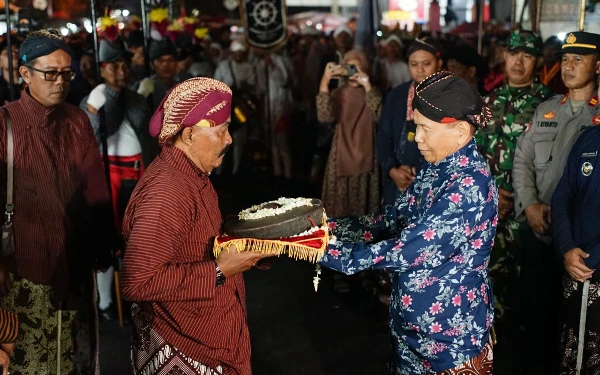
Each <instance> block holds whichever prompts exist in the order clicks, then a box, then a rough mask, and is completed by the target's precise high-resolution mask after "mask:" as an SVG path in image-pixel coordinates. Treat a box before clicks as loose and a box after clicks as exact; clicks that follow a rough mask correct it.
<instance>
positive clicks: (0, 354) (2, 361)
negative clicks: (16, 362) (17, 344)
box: [0, 350, 10, 375]
mask: <svg viewBox="0 0 600 375" xmlns="http://www.w3.org/2000/svg"><path fill="white" fill-rule="evenodd" d="M0 365H1V366H2V368H3V369H4V371H2V375H8V365H10V357H9V356H8V353H6V352H5V351H4V350H0Z"/></svg>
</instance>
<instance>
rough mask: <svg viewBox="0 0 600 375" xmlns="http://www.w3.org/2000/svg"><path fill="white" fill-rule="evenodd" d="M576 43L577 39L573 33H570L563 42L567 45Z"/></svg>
mask: <svg viewBox="0 0 600 375" xmlns="http://www.w3.org/2000/svg"><path fill="white" fill-rule="evenodd" d="M576 41H577V37H575V35H573V33H570V34H569V36H568V37H567V39H566V40H565V42H567V43H568V44H573V43H575V42H576Z"/></svg>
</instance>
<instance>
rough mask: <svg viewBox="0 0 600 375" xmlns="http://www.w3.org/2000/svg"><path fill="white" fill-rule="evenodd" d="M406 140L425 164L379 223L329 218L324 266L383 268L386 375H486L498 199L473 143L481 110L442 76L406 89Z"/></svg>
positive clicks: (472, 92)
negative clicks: (409, 92) (389, 348)
mask: <svg viewBox="0 0 600 375" xmlns="http://www.w3.org/2000/svg"><path fill="white" fill-rule="evenodd" d="M413 108H414V110H415V123H416V124H417V133H416V137H415V140H416V142H417V143H418V147H419V150H420V151H421V153H422V154H423V156H424V158H425V160H426V161H427V164H426V165H425V166H424V168H423V169H422V170H421V172H420V173H419V175H418V176H417V177H416V179H415V181H414V182H413V183H412V184H411V185H410V186H409V187H408V188H407V189H406V190H405V191H404V192H402V193H399V194H398V195H397V199H396V201H395V203H394V204H392V205H389V206H386V208H385V210H384V213H383V214H372V215H366V216H362V217H343V218H334V219H332V220H330V221H329V227H330V228H331V235H332V236H333V237H334V238H332V240H331V242H330V245H329V247H328V250H327V252H326V254H325V256H324V257H323V259H322V260H321V264H322V265H323V266H325V267H328V268H331V269H334V270H338V271H341V272H344V273H347V274H353V273H356V272H359V271H362V270H366V269H387V270H388V271H390V274H391V278H392V288H393V291H392V303H391V307H390V309H391V310H390V315H391V322H390V325H391V332H392V343H393V350H394V353H393V354H394V362H393V363H391V373H392V374H402V375H409V374H410V375H414V374H458V373H461V374H462V373H474V374H480V375H484V374H490V375H491V373H492V358H493V354H492V347H491V343H490V329H491V324H492V319H493V298H492V291H491V289H490V283H489V279H488V261H489V257H490V252H491V248H492V243H493V241H494V235H495V234H496V223H497V220H498V219H497V211H498V206H497V202H498V192H497V189H496V184H495V182H494V179H493V177H492V176H491V174H490V172H489V169H488V167H487V164H486V162H485V160H484V159H483V158H482V156H481V155H480V154H479V153H478V152H477V147H476V146H475V142H474V140H473V135H474V133H475V129H476V127H483V126H485V124H486V121H487V120H489V111H488V110H487V109H486V108H485V106H484V105H483V101H482V99H481V97H480V96H479V94H478V93H477V91H476V89H475V88H473V87H472V86H471V85H470V84H469V83H467V82H466V81H465V80H463V79H462V78H458V77H456V76H454V75H453V74H452V73H449V72H441V73H436V74H434V75H433V76H431V77H429V78H427V79H425V80H423V81H422V82H421V83H419V84H418V85H417V87H416V89H415V97H414V100H413Z"/></svg>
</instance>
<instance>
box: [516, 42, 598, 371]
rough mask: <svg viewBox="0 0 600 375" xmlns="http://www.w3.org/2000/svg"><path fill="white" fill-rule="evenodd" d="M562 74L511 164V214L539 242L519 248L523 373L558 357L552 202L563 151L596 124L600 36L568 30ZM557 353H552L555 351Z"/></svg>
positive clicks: (557, 286)
mask: <svg viewBox="0 0 600 375" xmlns="http://www.w3.org/2000/svg"><path fill="white" fill-rule="evenodd" d="M561 54H562V59H561V75H562V79H563V81H564V83H565V86H566V87H567V88H568V89H569V93H568V94H567V95H565V96H555V97H553V98H551V99H549V100H548V101H546V102H544V103H542V104H540V106H539V107H538V109H537V110H536V112H535V115H534V117H533V120H532V122H531V125H530V128H529V129H527V130H526V131H525V133H523V135H522V136H521V137H520V138H519V141H518V143H517V149H516V152H515V160H514V165H513V187H514V189H515V213H516V217H517V219H521V220H525V219H526V220H527V223H528V224H529V226H530V227H531V228H532V229H533V231H534V232H535V234H536V236H537V238H538V240H539V241H537V242H536V243H534V244H532V245H531V246H528V247H527V248H523V254H522V256H523V261H522V268H521V275H520V279H521V280H520V285H521V286H522V293H523V297H524V299H523V301H524V305H523V309H524V311H523V315H524V329H525V337H524V344H525V346H526V347H527V348H529V350H530V354H529V355H530V358H529V361H528V363H529V365H530V368H529V369H526V373H527V374H544V375H546V374H553V373H554V372H553V370H554V369H556V368H557V364H556V363H552V361H549V360H548V358H558V357H559V356H558V350H557V348H558V330H557V326H558V309H557V304H558V301H559V295H560V294H559V293H560V289H561V286H560V281H561V277H560V275H561V273H562V266H561V264H560V263H561V262H560V261H559V259H558V258H557V257H556V256H555V252H554V250H553V247H552V236H551V220H550V203H551V199H552V193H553V192H554V189H555V188H556V186H557V184H558V182H559V180H560V178H561V176H562V174H563V171H564V168H565V164H566V161H567V156H568V155H569V152H570V150H571V148H572V146H573V144H574V143H575V141H576V140H577V138H578V137H579V135H580V134H581V133H582V132H583V131H584V130H585V129H587V128H589V127H592V126H595V125H596V124H598V123H600V116H599V115H600V106H599V102H598V97H597V95H596V90H597V86H596V79H597V75H598V73H599V72H600V61H599V56H600V35H597V34H592V33H587V32H572V33H570V34H568V36H567V38H566V40H565V44H564V45H563V46H562V50H561ZM554 354H556V355H554Z"/></svg>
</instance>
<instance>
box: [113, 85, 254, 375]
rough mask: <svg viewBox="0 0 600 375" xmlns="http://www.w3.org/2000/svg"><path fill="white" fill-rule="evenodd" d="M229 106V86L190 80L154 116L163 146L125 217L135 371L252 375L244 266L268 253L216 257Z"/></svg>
mask: <svg viewBox="0 0 600 375" xmlns="http://www.w3.org/2000/svg"><path fill="white" fill-rule="evenodd" d="M230 113H231V90H230V89H229V87H228V86H227V85H225V84H224V83H222V82H219V81H216V80H214V79H211V78H193V79H190V80H187V81H184V82H183V83H181V84H179V85H177V86H175V87H174V88H173V90H172V91H171V92H170V93H169V95H168V96H167V97H166V98H165V100H163V102H162V103H161V104H160V106H159V107H158V109H157V111H156V113H155V114H154V116H153V117H152V120H151V121H150V134H151V135H153V136H155V137H158V140H159V143H160V144H162V145H163V148H162V150H161V153H160V154H159V155H158V157H157V158H156V159H155V160H154V161H153V162H152V164H150V166H149V167H148V169H147V170H146V172H145V173H144V175H143V176H142V178H141V179H140V181H139V182H138V185H137V186H136V189H135V191H134V193H133V195H132V197H131V200H130V201H129V206H128V207H127V211H126V213H125V218H124V219H123V232H124V235H125V239H126V241H127V249H126V251H125V258H124V260H123V269H122V291H123V295H124V296H125V298H127V299H129V300H131V301H133V302H134V304H133V306H132V315H133V322H134V332H133V337H134V340H133V348H132V351H133V353H132V360H133V369H134V372H133V373H134V374H136V375H140V374H144V375H151V374H152V375H167V374H180V375H184V374H186V375H215V374H218V375H221V374H236V375H249V374H250V373H251V369H250V336H249V333H248V326H247V325H246V301H245V300H246V292H245V288H244V279H243V277H242V274H241V273H242V272H243V271H246V270H247V269H249V268H250V267H252V265H253V264H254V263H256V262H257V261H258V260H259V259H261V258H262V257H264V255H262V254H260V253H254V252H250V251H242V252H239V253H238V252H237V251H236V249H235V247H232V248H230V251H224V252H222V253H221V254H220V255H219V257H218V258H217V259H214V258H213V256H212V249H213V241H214V237H215V236H218V235H219V234H221V222H222V219H221V213H220V212H219V204H218V200H217V194H216V192H215V190H214V189H213V187H212V184H211V183H210V180H209V178H208V176H209V175H210V173H211V172H212V171H213V170H214V169H215V168H217V167H218V166H219V165H221V163H222V162H223V156H224V155H225V151H226V150H227V148H228V147H229V145H231V136H230V135H229V122H230V121H231V119H230Z"/></svg>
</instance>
